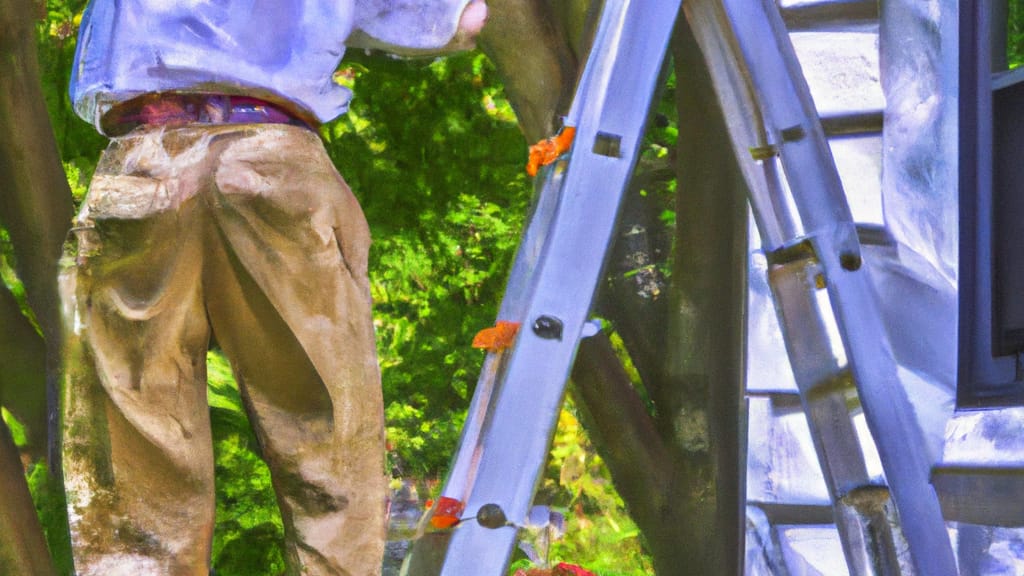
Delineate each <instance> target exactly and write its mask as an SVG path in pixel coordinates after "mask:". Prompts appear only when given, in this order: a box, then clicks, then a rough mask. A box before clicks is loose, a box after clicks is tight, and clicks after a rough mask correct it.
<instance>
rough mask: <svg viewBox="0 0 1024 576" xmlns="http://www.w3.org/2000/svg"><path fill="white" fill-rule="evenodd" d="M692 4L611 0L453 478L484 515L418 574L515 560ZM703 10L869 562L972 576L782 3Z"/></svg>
mask: <svg viewBox="0 0 1024 576" xmlns="http://www.w3.org/2000/svg"><path fill="white" fill-rule="evenodd" d="M680 4H681V2H680V0H663V1H658V2H640V1H639V0H606V2H605V3H604V9H603V13H602V17H601V21H600V24H599V27H598V30H597V34H596V36H595V40H594V44H593V48H592V50H591V53H590V57H589V59H588V62H587V64H586V67H585V69H584V73H583V76H582V77H581V80H580V83H579V86H578V89H577V92H576V96H575V100H574V103H573V108H572V111H571V112H570V114H569V116H568V117H567V120H566V124H567V125H570V126H575V128H576V139H575V145H574V146H573V149H572V150H571V151H570V153H569V154H568V155H567V157H564V158H562V159H561V160H560V161H559V162H557V163H556V164H554V165H553V166H551V167H550V168H547V169H545V170H543V171H542V172H541V178H540V180H539V182H538V185H539V188H540V191H539V194H538V197H537V201H536V202H537V203H536V206H535V208H534V214H533V216H532V218H531V220H530V223H529V225H528V228H527V230H526V232H525V236H524V239H523V242H522V244H521V245H520V249H519V252H518V253H517V256H516V260H515V263H514V265H513V270H512V273H511V277H510V278H511V279H510V281H509V285H508V287H507V290H506V294H505V297H504V300H503V302H502V305H501V309H500V311H499V313H498V320H499V321H509V322H518V323H520V325H521V330H520V331H519V334H518V336H517V337H516V339H515V342H514V344H513V345H512V347H511V348H510V349H508V350H504V351H501V352H497V353H491V354H488V356H487V358H486V360H485V362H484V366H483V370H482V373H481V376H480V379H479V381H478V384H477V388H476V393H475V395H474V398H473V401H472V403H471V406H470V409H469V413H468V416H467V420H466V423H465V426H464V429H463V436H462V439H461V443H460V447H459V449H458V452H457V454H456V456H455V459H454V461H453V465H452V469H451V471H450V473H449V477H448V479H447V481H446V484H445V486H444V488H443V490H442V498H443V500H445V501H447V502H456V503H458V508H459V513H460V515H461V517H463V518H467V520H465V521H463V522H461V523H459V524H458V525H457V526H455V527H454V528H452V529H451V530H449V531H445V532H443V533H440V537H438V536H439V534H438V533H435V534H432V535H430V536H432V537H433V539H428V538H424V539H422V540H420V541H419V542H417V544H416V545H415V547H414V549H413V553H412V558H411V560H412V562H411V564H410V565H411V566H413V567H414V568H412V569H410V570H409V573H410V574H412V576H421V575H423V574H426V573H427V572H424V571H422V569H420V570H417V569H416V568H415V566H417V560H418V559H420V560H422V558H423V557H425V556H433V557H434V559H435V561H436V562H437V563H438V564H443V565H442V566H441V568H440V569H439V570H440V574H442V575H444V576H462V575H466V574H487V575H498V574H503V573H504V571H505V570H506V569H507V566H508V563H509V560H510V557H511V552H512V550H513V548H514V546H515V542H516V538H517V531H518V527H520V526H524V525H526V524H527V515H528V511H529V509H530V506H531V504H532V499H533V494H534V491H535V488H536V486H537V483H538V481H539V478H540V472H541V470H542V468H543V465H544V463H545V460H546V457H547V453H548V450H549V446H550V441H551V437H552V434H553V432H554V426H555V423H556V421H557V417H558V413H559V410H560V408H561V406H562V401H563V397H564V391H565V382H566V380H567V379H568V376H569V373H570V371H571V369H572V364H573V360H574V356H575V352H576V349H577V345H578V343H579V340H580V339H581V338H583V337H585V336H586V335H588V334H589V333H590V332H591V330H592V328H589V326H590V325H589V324H588V322H587V320H588V314H589V311H590V308H591V306H592V303H593V300H594V297H595V293H596V290H597V287H598V284H599V281H600V279H601V274H602V268H603V265H604V263H605V260H606V253H607V252H608V251H609V248H610V245H611V240H612V235H613V233H614V232H615V224H616V217H617V213H618V209H619V205H620V203H621V201H622V197H623V194H624V191H625V190H626V189H627V187H628V184H629V180H630V178H631V175H632V172H633V169H634V167H635V164H636V160H637V154H638V147H639V144H640V141H641V138H642V135H643V130H644V127H645V124H646V120H647V115H648V110H649V108H650V105H651V101H652V95H653V94H654V92H655V89H656V82H657V79H658V76H659V72H660V69H661V66H662V63H663V61H664V56H665V53H666V49H667V46H668V42H669V39H670V37H671V34H672V30H673V25H674V22H675V20H676V17H677V14H678V12H679V10H680ZM686 10H687V16H688V17H689V19H690V21H691V24H692V25H693V29H694V33H695V35H696V37H697V39H698V42H699V43H700V44H701V47H702V49H703V51H704V53H705V58H706V59H707V60H708V64H709V69H710V70H711V73H712V77H713V80H714V84H715V88H716V91H717V92H718V97H719V100H720V103H721V105H722V107H723V110H724V111H725V116H726V119H727V123H728V128H729V132H730V137H731V139H732V142H733V145H734V149H735V151H736V153H737V155H738V157H739V158H740V159H741V162H740V164H741V166H742V169H743V171H744V176H745V178H746V181H747V183H748V187H749V189H750V203H751V205H752V207H753V211H754V216H755V220H756V222H757V225H758V229H759V231H760V234H761V237H762V245H763V247H764V250H765V252H766V253H767V254H768V255H769V263H770V269H771V272H770V284H771V288H772V292H773V295H774V298H775V300H776V308H777V310H778V313H779V321H780V324H781V325H782V327H783V332H784V335H785V340H786V347H787V351H788V354H789V357H790V362H791V365H792V368H793V371H794V374H795V376H796V380H797V384H798V387H799V390H800V396H801V402H802V404H803V407H804V411H805V414H806V415H807V419H808V423H809V425H810V429H811V432H812V437H813V438H814V444H815V449H816V452H817V455H818V459H819V462H820V463H821V467H822V470H823V472H824V475H825V481H826V484H827V486H828V491H829V495H830V496H831V500H832V504H833V517H834V520H835V524H836V526H837V528H838V530H839V534H840V539H841V541H842V545H843V552H844V555H845V557H846V561H847V565H848V567H849V569H850V572H851V574H858V575H860V574H885V575H890V574H921V575H928V576H953V575H955V574H956V573H957V570H956V564H955V561H954V557H953V553H952V548H951V546H950V543H949V538H948V535H947V532H946V527H945V523H944V521H943V518H942V514H941V511H940V508H939V501H938V498H937V496H936V493H935V491H934V489H933V488H932V486H931V485H930V484H929V477H928V474H929V465H930V463H929V462H928V461H927V458H926V456H925V454H924V453H923V451H921V450H920V449H919V448H920V446H921V445H922V440H921V438H920V432H919V431H918V429H917V428H916V426H915V423H914V421H913V416H912V413H911V406H910V403H909V401H908V400H907V397H906V394H905V392H904V391H903V389H902V388H901V387H900V386H899V383H898V381H897V376H896V374H897V372H896V364H895V361H894V360H893V357H892V354H891V352H890V350H889V345H888V343H887V340H886V336H885V330H884V327H883V325H882V322H881V318H880V315H879V307H878V303H877V297H876V295H875V293H874V288H873V286H872V285H871V282H870V280H869V278H868V277H867V271H866V268H865V267H863V266H862V264H863V261H862V257H861V247H860V242H859V239H858V235H857V230H856V227H855V225H854V222H853V219H852V217H851V214H850V210H849V207H848V205H847V201H846V198H845V196H844V194H843V190H842V186H841V183H840V181H839V177H838V174H837V172H836V169H835V164H834V162H833V159H832V156H831V152H830V150H829V148H828V145H827V143H826V141H825V136H824V133H823V130H822V127H821V122H820V119H819V118H818V116H817V113H816V111H815V108H814V105H813V103H812V101H811V97H810V94H809V91H808V88H807V85H806V82H805V80H804V78H803V76H802V74H801V72H800V68H799V64H798V63H797V61H796V57H795V54H794V52H793V48H792V45H791V44H790V41H789V37H788V35H787V34H786V30H785V26H784V24H783V23H782V20H781V17H780V15H779V13H778V9H777V7H776V6H775V4H774V3H773V2H772V1H771V0H688V2H687V4H686ZM681 89H683V87H681ZM681 121H685V119H681ZM822 294H827V302H828V304H827V305H825V306H822V305H821V302H822V298H821V295H822ZM830 323H834V325H835V326H836V327H837V328H838V332H839V334H840V335H841V337H842V344H843V346H844V348H845V356H846V359H847V362H846V364H845V365H842V364H840V363H839V362H838V361H837V360H836V359H835V355H834V354H833V353H832V350H831V349H823V348H824V347H827V346H828V344H827V343H828V341H829V336H828V334H827V332H828V324H830ZM852 396H856V398H857V399H858V400H859V402H860V404H861V405H862V406H863V410H864V413H865V415H866V419H867V423H868V427H869V429H870V432H871V435H872V437H873V439H874V442H875V444H876V446H877V448H878V452H879V457H880V459H881V462H882V466H883V469H884V471H885V483H880V482H879V481H878V480H877V479H874V478H872V477H870V476H869V475H868V473H867V470H866V465H865V461H864V455H863V453H862V449H861V445H860V443H859V441H858V438H857V435H856V432H855V430H854V427H853V423H852V420H851V416H850V412H849V409H848V407H847V406H848V402H849V401H850V399H851V397H852ZM432 512H435V513H436V511H432ZM448 513H450V512H448ZM468 518H476V520H475V521H474V520H470V519H468ZM908 551H909V554H908ZM442 557H443V560H442ZM427 564H429V562H427V563H426V564H423V563H421V564H420V565H427ZM431 573H436V572H431Z"/></svg>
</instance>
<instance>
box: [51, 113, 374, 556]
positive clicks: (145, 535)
mask: <svg viewBox="0 0 1024 576" xmlns="http://www.w3.org/2000/svg"><path fill="white" fill-rule="evenodd" d="M74 239H75V240H77V246H74V247H71V248H69V250H68V254H67V255H66V258H65V267H64V270H63V271H62V274H61V290H62V296H63V298H64V312H65V317H66V324H67V330H68V336H69V339H68V350H67V359H66V360H67V362H66V386H65V392H64V407H65V408H64V430H65V432H64V473H65V481H66V484H67V491H68V507H69V514H70V519H71V530H72V539H73V544H74V556H75V565H76V570H77V573H78V574H79V575H80V576H89V575H102V576H111V575H117V574H130V575H133V576H135V575H140V574H146V575H148V574H173V575H179V574H182V575H184V574H189V575H193V574H194V575H203V576H206V575H207V574H208V573H209V566H210V560H209V554H210V543H211V536H212V532H213V525H214V463H213V453H212V446H211V438H210V419H209V412H208V408H207V403H206V352H207V347H208V345H209V343H210V340H211V334H212V335H213V337H214V338H215V340H216V342H217V343H218V344H219V346H220V347H221V348H222V349H223V350H224V352H225V354H226V355H227V357H228V358H229V360H230V361H231V365H232V369H233V371H234V374H235V377H236V378H237V380H238V384H239V388H240V390H241V394H242V398H243V401H244V404H245V407H246V409H247V411H248V415H249V419H250V421H251V423H252V425H253V427H254V429H255V432H256V436H257V438H258V439H259V442H260V447H261V448H262V452H263V457H264V459H265V460H266V462H267V464H268V466H269V468H270V471H271V475H272V479H273V484H274V488H275V490H276V492H277V498H278V503H279V505H280V508H281V515H282V517H283V520H284V525H285V537H286V542H287V556H288V562H289V572H290V573H301V574H352V575H357V576H364V575H367V574H377V573H379V571H380V565H381V555H382V550H383V545H384V530H385V476H384V468H383V453H384V446H383V410H382V400H381V390H380V379H379V373H378V368H377V362H376V355H375V350H374V338H373V325H372V323H371V317H370V294H369V284H368V281H367V275H366V274H367V270H366V267H367V252H368V248H369V232H368V229H367V225H366V221H365V219H364V217H363V215H362V211H361V210H360V208H359V206H358V204H357V202H356V200H355V198H354V197H353V195H352V193H351V191H350V190H349V188H348V186H347V185H346V184H345V182H344V181H343V180H342V178H341V177H340V176H339V175H338V173H337V172H336V170H335V169H334V167H333V165H332V164H331V162H330V160H329V159H328V157H327V155H326V153H325V151H324V149H323V145H322V143H321V142H320V141H319V139H318V138H317V136H316V135H315V134H313V133H311V132H309V131H307V130H304V129H301V128H296V127H290V126H281V125H271V124H261V125H224V126H201V125H192V126H185V127H179V128H152V129H148V130H144V131H136V132H133V133H131V134H129V135H127V136H124V137H121V138H118V139H115V140H114V141H113V142H112V143H111V144H110V147H109V148H108V149H107V151H106V152H105V153H104V155H103V157H102V159H101V160H100V164H99V167H98V168H97V171H96V175H95V177H94V179H93V182H92V185H91V187H90V189H89V193H88V196H87V198H86V201H85V204H84V205H83V207H82V210H81V212H80V214H79V215H78V218H77V221H76V222H75V227H74Z"/></svg>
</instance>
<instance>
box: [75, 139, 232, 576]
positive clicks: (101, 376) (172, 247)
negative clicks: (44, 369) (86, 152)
mask: <svg viewBox="0 0 1024 576" xmlns="http://www.w3.org/2000/svg"><path fill="white" fill-rule="evenodd" d="M162 137H163V132H162V131H160V132H158V133H157V132H155V133H150V134H146V135H144V136H132V137H128V138H125V139H122V140H120V141H115V142H114V143H113V144H112V145H111V147H110V149H108V151H107V152H106V153H105V155H104V158H103V160H102V161H101V164H100V166H99V168H98V169H97V175H96V176H95V177H94V180H93V183H92V185H91V187H90V191H89V194H88V196H87V199H86V203H85V205H84V207H83V209H82V212H81V213H80V214H79V217H78V220H77V222H76V235H77V239H78V247H77V251H76V252H74V253H72V254H69V255H68V257H67V258H66V260H65V262H66V266H67V267H66V268H65V269H64V271H63V272H62V277H61V291H62V298H63V304H64V311H65V316H66V328H67V332H68V338H67V350H66V366H67V370H66V384H65V391H64V474H65V483H66V486H67V492H68V512H69V517H70V523H71V532H72V544H73V550H74V560H75V566H76V570H77V573H78V574H79V576H89V575H97V576H100V575H102V576H111V575H117V574H125V575H129V574H130V575H133V576H135V575H139V574H170V575H200V574H201V575H204V576H205V575H206V574H208V572H209V552H210V543H211V536H212V531H213V521H214V502H213V497H214V485H213V455H212V446H211V436H210V423H209V413H208V411H207V405H206V349H207V346H208V343H209V325H208V322H207V320H206V315H205V311H204V306H203V298H202V293H201V284H200V282H199V280H200V271H201V269H202V243H201V240H202V238H201V236H202V234H201V228H202V225H203V222H204V218H203V216H202V214H203V212H202V210H199V209H198V208H199V207H201V205H200V204H199V203H198V202H197V201H196V198H195V196H194V195H195V190H196V185H195V183H194V182H191V183H190V182H186V181H183V178H184V177H185V176H184V175H189V176H188V178H190V179H192V180H196V177H195V171H194V170H193V169H192V168H190V166H189V164H191V163H193V160H194V159H190V158H188V157H187V155H185V156H184V157H182V156H178V155H177V153H178V152H181V151H182V150H178V149H174V150H167V149H164V147H163V143H162ZM186 148H187V147H186ZM200 156H201V155H200ZM176 163H177V165H176Z"/></svg>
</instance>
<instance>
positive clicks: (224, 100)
mask: <svg viewBox="0 0 1024 576" xmlns="http://www.w3.org/2000/svg"><path fill="white" fill-rule="evenodd" d="M197 123H198V124H254V123H272V124H290V125H292V126H301V127H303V128H309V129H311V130H312V129H314V123H312V122H307V121H305V120H303V119H301V118H299V117H298V116H297V115H296V114H294V113H292V112H290V111H288V110H285V109H284V108H282V107H281V106H278V105H276V104H272V103H270V102H267V101H265V100H260V99H258V98H251V97H248V96H227V95H220V94H181V93H176V92H169V93H158V94H146V95H143V96H139V97H138V98H133V99H131V100H128V101H127V102H123V103H121V104H118V105H117V106H115V107H114V108H113V109H111V110H110V112H108V113H107V114H105V115H104V116H103V120H102V128H103V132H104V133H105V134H107V135H109V136H120V135H122V134H127V133H128V132H130V131H132V130H134V129H135V128H137V127H139V126H147V125H155V126H183V125H185V124H197Z"/></svg>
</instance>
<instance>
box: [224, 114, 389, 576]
mask: <svg viewBox="0 0 1024 576" xmlns="http://www.w3.org/2000/svg"><path fill="white" fill-rule="evenodd" d="M207 194H208V195H209V196H208V203H209V204H210V205H211V206H214V207H215V210H214V215H213V219H214V221H215V222H216V224H215V226H212V227H211V229H210V230H211V234H212V235H214V236H215V237H214V238H211V239H210V240H209V241H208V242H207V244H208V245H209V246H215V247H217V248H216V252H215V255H211V257H210V260H209V262H208V265H207V267H206V269H205V272H204V289H205V290H206V294H207V301H208V309H209V315H210V320H211V323H212V325H213V330H214V334H215V337H216V339H217V341H218V342H219V343H220V345H221V346H222V347H223V348H224V351H225V353H226V354H227V356H228V358H229V359H230V360H231V362H232V366H233V369H234V372H235V375H236V378H237V380H238V382H239V385H240V388H241V390H242V394H243V397H244V398H245V401H246V403H247V408H248V409H249V413H250V420H251V421H252V423H253V425H254V427H255V429H256V432H257V437H258V438H259V439H260V443H261V447H262V449H263V453H264V458H265V459H266V461H267V464H268V466H269V468H270V471H271V477H272V479H273V483H274V488H275V491H276V493H277V497H278V502H279V504H280V507H281V512H282V517H283V520H284V524H285V538H286V542H287V547H288V551H287V555H288V558H289V570H290V572H291V573H296V574H299V573H301V574H346V575H348V574H351V575H357V576H365V575H373V574H379V573H380V570H381V561H382V553H383V547H384V532H385V520H386V519H385V497H386V493H385V487H386V485H385V474H384V463H383V455H384V445H383V429H384V426H383V407H382V399H381V389H380V380H379V372H378V368H377V361H376V355H375V344H374V335H373V325H372V320H371V315H370V297H369V285H368V281H367V277H366V254H367V251H368V245H369V233H368V229H367V226H366V222H365V220H364V218H363V215H362V211H361V210H360V208H359V206H358V204H357V203H356V200H355V198H354V197H353V196H352V194H351V192H350V190H349V189H348V186H346V185H345V183H344V181H343V180H342V179H341V177H340V176H339V175H338V174H337V172H336V171H335V169H334V167H333V165H332V164H331V162H330V160H329V158H328V157H327V155H326V153H325V151H324V149H323V146H322V144H321V143H320V141H319V139H318V138H317V137H316V136H315V135H314V134H312V133H310V132H308V131H305V130H302V129H298V128H292V127H279V126H267V127H261V129H260V130H258V131H255V132H254V133H253V134H252V135H251V136H248V137H245V138H240V139H238V140H235V141H232V143H231V144H230V145H229V146H228V147H227V148H226V149H225V150H224V152H223V153H222V154H221V156H220V157H219V166H218V168H217V176H216V185H215V186H214V187H213V188H211V189H210V190H209V191H208V192H207Z"/></svg>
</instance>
